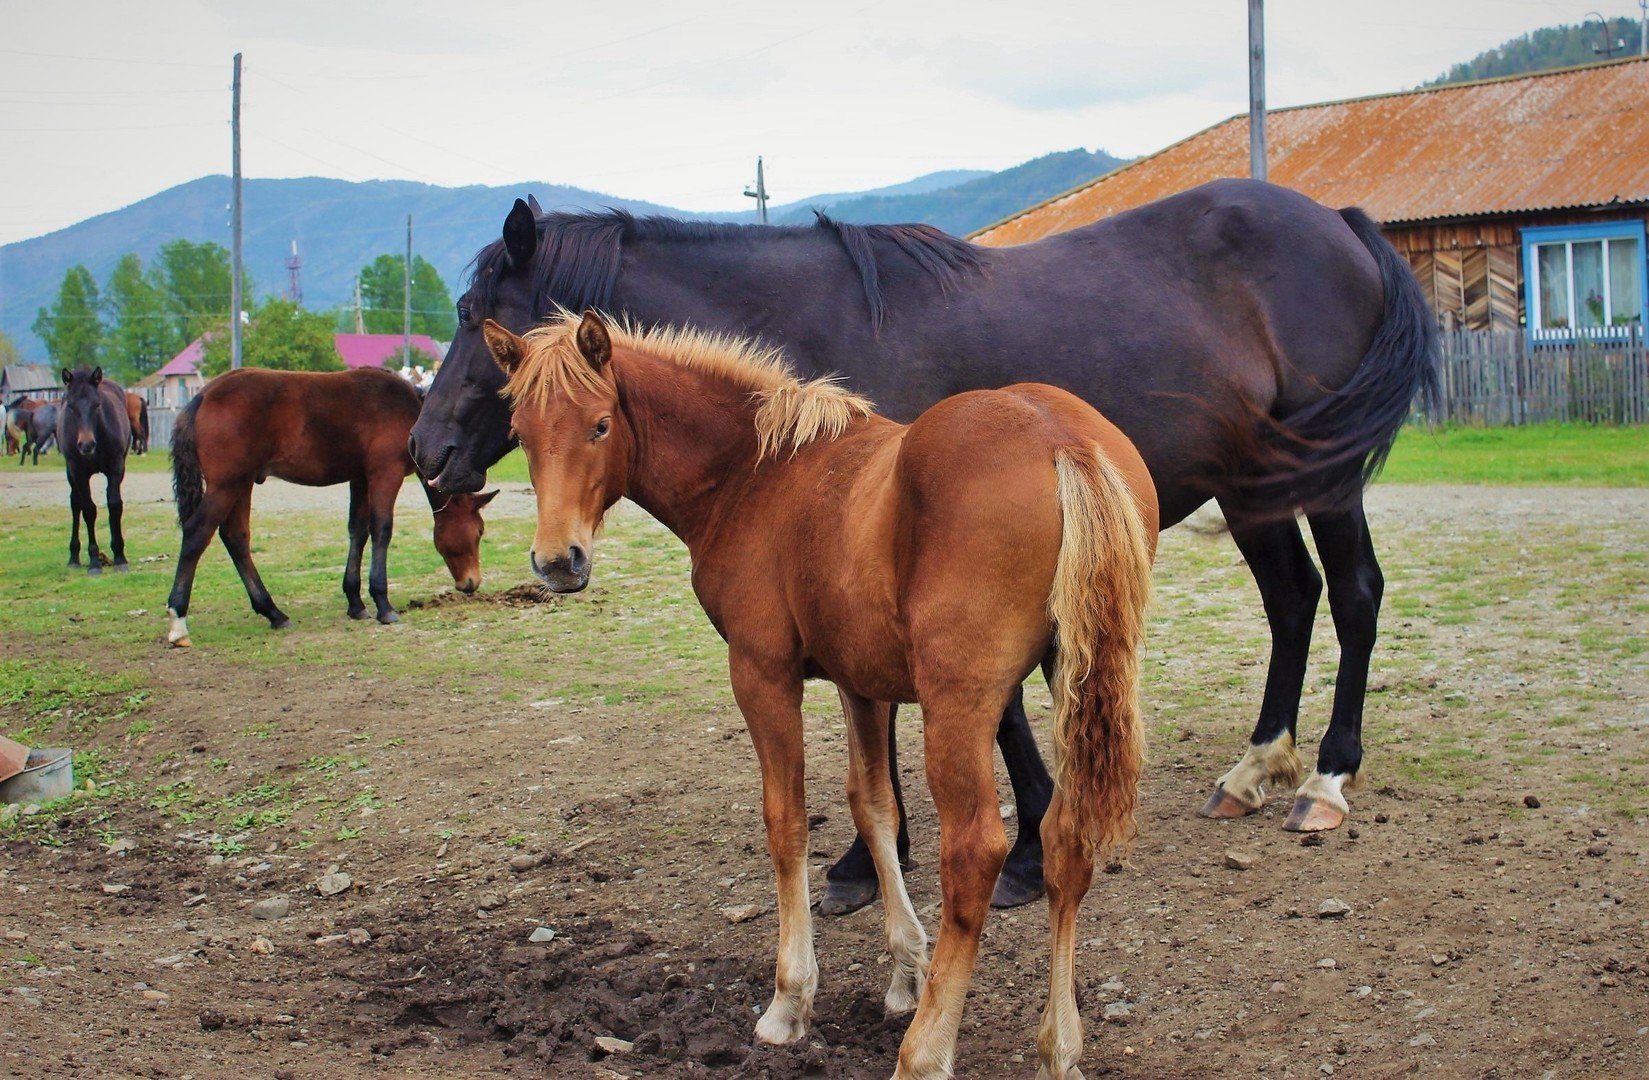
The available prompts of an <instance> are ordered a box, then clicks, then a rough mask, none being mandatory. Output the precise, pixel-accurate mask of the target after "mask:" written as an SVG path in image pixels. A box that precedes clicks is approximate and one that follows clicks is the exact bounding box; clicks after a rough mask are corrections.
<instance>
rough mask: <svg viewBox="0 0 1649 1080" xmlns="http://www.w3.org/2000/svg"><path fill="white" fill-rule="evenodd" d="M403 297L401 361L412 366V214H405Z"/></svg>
mask: <svg viewBox="0 0 1649 1080" xmlns="http://www.w3.org/2000/svg"><path fill="white" fill-rule="evenodd" d="M403 269H404V270H405V274H404V276H403V277H402V284H403V285H404V287H405V289H404V299H403V301H402V307H401V348H402V352H403V356H402V357H401V362H402V363H403V364H405V365H406V366H407V367H411V366H412V215H411V214H408V215H407V263H406V266H405V267H404V268H403Z"/></svg>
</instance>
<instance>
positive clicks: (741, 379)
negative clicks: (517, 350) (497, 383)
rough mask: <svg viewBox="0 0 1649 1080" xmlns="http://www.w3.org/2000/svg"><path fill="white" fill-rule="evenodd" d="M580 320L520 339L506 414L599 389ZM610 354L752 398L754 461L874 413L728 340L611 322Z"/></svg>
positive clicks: (827, 382)
mask: <svg viewBox="0 0 1649 1080" xmlns="http://www.w3.org/2000/svg"><path fill="white" fill-rule="evenodd" d="M579 321H580V316H578V315H576V314H574V313H572V312H569V311H565V310H562V311H558V312H556V313H555V314H554V315H553V316H551V317H550V319H549V321H547V322H545V323H543V324H541V325H540V326H538V327H537V328H535V329H533V330H531V331H530V332H528V333H527V334H526V336H525V337H524V338H523V339H522V340H523V341H524V342H525V343H526V346H527V355H526V357H525V358H524V359H523V360H522V362H521V363H520V365H519V366H517V367H516V369H515V372H514V374H512V375H511V376H510V378H509V381H508V382H507V383H505V385H504V389H503V391H502V392H503V395H504V396H505V397H506V398H508V399H509V401H510V403H511V405H512V407H515V406H520V405H523V404H525V405H528V406H537V407H540V408H541V407H543V406H544V405H545V404H547V403H548V401H549V399H550V398H551V397H552V396H553V395H556V394H566V395H568V396H569V397H570V396H572V395H573V394H575V393H576V392H578V391H580V390H583V391H586V392H590V393H598V392H600V391H601V390H602V389H603V388H604V385H605V384H604V383H603V381H602V378H601V375H600V374H599V373H598V372H597V371H596V369H595V368H593V367H591V366H590V364H589V361H587V360H586V359H585V358H584V356H583V355H582V354H581V353H580V352H579V351H578V341H577V335H578V324H579ZM607 330H608V334H609V336H610V337H611V338H612V342H613V349H614V351H615V352H617V351H618V350H620V349H628V350H631V351H633V352H641V353H646V354H647V355H649V356H654V357H657V358H659V359H661V360H668V361H670V362H671V363H675V364H680V365H681V366H682V367H687V368H692V369H694V370H695V371H702V372H705V373H706V374H709V375H712V376H715V377H716V378H718V379H723V380H725V381H727V382H730V383H732V384H733V385H735V386H739V387H743V388H745V389H747V390H749V391H750V402H751V405H752V406H753V410H754V417H753V421H754V423H755V427H756V446H757V454H756V460H757V461H761V460H762V459H764V458H768V457H777V456H778V455H779V454H780V453H782V452H783V451H784V449H785V448H786V447H789V449H790V452H791V453H792V454H794V453H795V452H796V451H797V450H799V449H801V448H802V447H804V446H806V445H807V444H808V443H810V442H813V441H814V440H816V439H834V438H836V437H837V436H838V435H840V434H841V433H842V432H843V431H846V430H847V426H848V425H849V424H850V423H852V422H853V421H854V420H855V419H857V418H859V417H861V416H869V415H870V414H871V413H872V412H873V411H874V409H875V406H873V405H872V404H871V403H870V401H869V399H867V398H863V397H860V396H859V395H857V394H853V393H849V392H848V391H847V390H846V389H845V388H843V387H842V385H841V384H840V383H839V382H837V381H836V379H835V378H834V377H829V376H827V377H824V378H819V379H809V380H805V381H804V380H802V379H799V378H797V376H796V373H795V372H794V371H792V370H791V368H790V364H789V363H788V362H787V361H786V360H785V358H784V353H783V351H781V350H780V349H778V348H777V347H775V346H771V345H762V344H760V343H758V342H755V341H752V340H750V339H749V338H744V337H739V336H737V335H734V334H725V333H717V332H714V331H708V330H695V329H691V328H687V327H678V326H659V327H653V328H651V329H642V328H640V327H638V326H636V325H635V324H634V323H633V322H630V321H628V320H625V321H623V322H619V321H618V320H614V319H611V318H609V319H608V320H607Z"/></svg>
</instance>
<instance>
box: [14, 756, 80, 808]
mask: <svg viewBox="0 0 1649 1080" xmlns="http://www.w3.org/2000/svg"><path fill="white" fill-rule="evenodd" d="M73 791H74V751H73V750H70V749H67V748H64V747H58V748H54V749H38V748H37V749H34V750H30V751H29V759H28V762H27V763H26V764H24V766H23V771H22V772H20V773H18V774H17V775H16V776H14V777H12V778H11V779H10V780H6V781H4V782H0V806H4V805H5V804H7V803H22V804H23V805H25V806H27V805H28V804H29V803H46V802H51V801H52V800H53V799H62V798H65V797H67V796H68V795H69V794H70V793H71V792H73Z"/></svg>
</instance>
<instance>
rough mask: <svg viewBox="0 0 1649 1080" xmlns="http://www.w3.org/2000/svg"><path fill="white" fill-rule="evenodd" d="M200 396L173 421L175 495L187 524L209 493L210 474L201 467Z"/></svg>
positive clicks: (179, 516)
mask: <svg viewBox="0 0 1649 1080" xmlns="http://www.w3.org/2000/svg"><path fill="white" fill-rule="evenodd" d="M199 411H200V397H199V396H198V395H197V396H196V397H195V399H194V400H193V401H191V402H189V404H187V405H185V406H184V407H183V411H182V412H180V413H178V414H177V421H176V423H174V424H173V425H172V498H173V500H174V501H176V502H177V521H178V524H179V525H181V526H184V527H187V526H188V524H189V519H190V518H192V517H194V516H195V511H196V510H198V509H200V501H201V499H203V498H205V496H206V478H205V477H204V476H203V475H201V471H200V451H199V450H198V449H197V448H196V446H195V413H197V412H199Z"/></svg>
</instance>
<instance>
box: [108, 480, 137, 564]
mask: <svg viewBox="0 0 1649 1080" xmlns="http://www.w3.org/2000/svg"><path fill="white" fill-rule="evenodd" d="M106 475H107V477H108V480H109V483H108V486H107V487H105V488H104V489H103V501H104V502H105V503H107V504H108V506H109V550H111V551H113V552H114V556H115V561H114V567H115V571H116V572H117V573H122V574H123V573H125V572H126V571H128V570H130V569H131V566H130V565H129V564H128V563H127V562H126V534H125V533H124V532H123V531H122V530H121V528H120V519H121V515H122V514H123V513H124V512H125V509H126V503H125V502H124V500H122V499H121V497H120V486H121V484H122V483H123V482H124V481H125V479H126V465H125V462H122V463H121V464H120V465H118V466H116V467H115V468H113V469H110V470H109V472H108V473H107V474H106Z"/></svg>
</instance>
